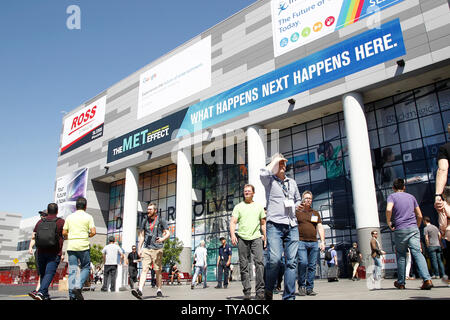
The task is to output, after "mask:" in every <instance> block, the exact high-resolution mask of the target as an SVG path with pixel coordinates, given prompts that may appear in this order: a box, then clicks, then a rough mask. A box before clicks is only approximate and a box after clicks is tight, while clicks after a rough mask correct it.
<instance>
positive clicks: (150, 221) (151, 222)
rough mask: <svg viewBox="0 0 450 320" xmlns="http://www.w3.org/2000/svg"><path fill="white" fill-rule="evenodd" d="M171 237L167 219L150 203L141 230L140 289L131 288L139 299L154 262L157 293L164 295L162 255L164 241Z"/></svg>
mask: <svg viewBox="0 0 450 320" xmlns="http://www.w3.org/2000/svg"><path fill="white" fill-rule="evenodd" d="M169 237H170V231H169V227H168V224H167V221H166V220H164V219H163V218H162V217H159V216H158V207H157V205H156V204H155V203H153V202H152V203H150V204H149V205H148V207H147V219H144V220H143V221H142V224H141V227H140V230H139V235H138V239H139V245H138V255H139V256H140V257H141V258H142V273H141V277H140V278H139V289H137V290H136V289H133V290H131V294H132V295H133V296H135V297H136V298H137V299H142V290H143V289H144V285H145V281H146V279H147V272H148V270H149V269H150V266H151V265H152V264H153V266H154V270H155V273H156V286H157V287H158V290H157V292H156V295H157V296H158V297H162V292H161V285H162V277H161V270H162V256H163V246H164V241H166V240H167V239H168V238H169Z"/></svg>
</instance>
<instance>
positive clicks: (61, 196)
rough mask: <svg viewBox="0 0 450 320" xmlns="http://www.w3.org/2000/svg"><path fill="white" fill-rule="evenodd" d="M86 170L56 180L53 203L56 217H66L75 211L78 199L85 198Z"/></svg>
mask: <svg viewBox="0 0 450 320" xmlns="http://www.w3.org/2000/svg"><path fill="white" fill-rule="evenodd" d="M87 177H88V169H87V168H83V169H80V170H77V171H75V172H73V173H71V174H67V175H65V176H62V177H60V178H58V179H56V190H55V203H56V204H57V205H58V211H59V214H58V216H63V217H67V216H68V215H69V214H71V213H73V212H75V211H76V209H75V203H76V200H77V198H78V197H86V188H87Z"/></svg>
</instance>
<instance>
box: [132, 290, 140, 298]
mask: <svg viewBox="0 0 450 320" xmlns="http://www.w3.org/2000/svg"><path fill="white" fill-rule="evenodd" d="M131 294H132V295H133V296H134V297H135V298H137V299H139V300H142V292H141V290H139V289H133V290H131Z"/></svg>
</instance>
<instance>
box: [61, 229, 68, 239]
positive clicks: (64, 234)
mask: <svg viewBox="0 0 450 320" xmlns="http://www.w3.org/2000/svg"><path fill="white" fill-rule="evenodd" d="M62 235H63V238H64V240H67V239H69V230H67V229H63V231H62Z"/></svg>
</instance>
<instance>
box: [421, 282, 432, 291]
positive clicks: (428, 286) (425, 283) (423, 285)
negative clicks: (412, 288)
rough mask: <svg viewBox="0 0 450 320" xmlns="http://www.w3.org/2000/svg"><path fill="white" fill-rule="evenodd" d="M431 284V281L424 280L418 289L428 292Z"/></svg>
mask: <svg viewBox="0 0 450 320" xmlns="http://www.w3.org/2000/svg"><path fill="white" fill-rule="evenodd" d="M433 287H434V286H433V282H431V280H426V281H424V282H423V284H422V286H421V287H420V289H421V290H430V289H431V288H433Z"/></svg>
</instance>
